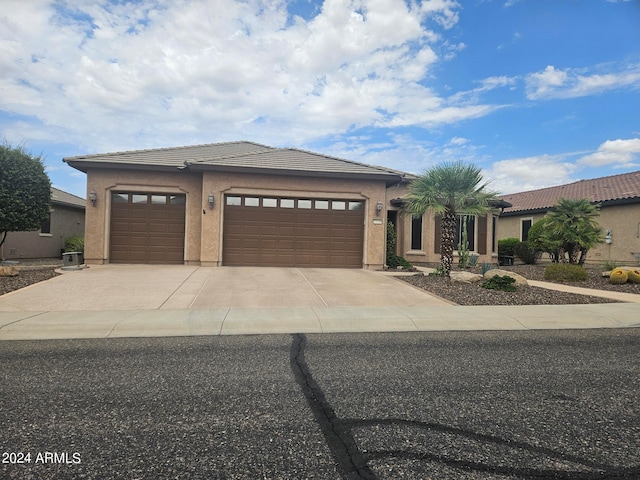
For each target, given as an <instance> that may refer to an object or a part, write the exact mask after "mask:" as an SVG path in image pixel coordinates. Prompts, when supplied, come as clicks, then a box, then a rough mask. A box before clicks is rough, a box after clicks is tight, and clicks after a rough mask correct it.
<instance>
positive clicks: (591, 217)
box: [528, 198, 603, 265]
mask: <svg viewBox="0 0 640 480" xmlns="http://www.w3.org/2000/svg"><path fill="white" fill-rule="evenodd" d="M598 215H599V213H598V207H597V206H596V205H592V204H591V203H589V200H586V199H581V200H571V199H566V198H561V199H559V200H558V202H557V203H556V205H555V206H554V207H553V209H552V210H551V211H550V212H549V213H548V214H547V215H546V216H545V217H544V218H542V219H541V220H538V221H537V222H536V223H534V224H533V225H532V226H531V229H530V230H529V238H528V243H529V246H530V247H532V248H533V249H536V250H540V251H542V252H546V253H548V254H549V255H550V256H551V260H552V261H553V262H554V263H558V262H566V261H567V260H568V262H569V263H573V264H579V265H582V264H584V262H585V260H586V259H587V252H588V251H589V249H590V248H592V247H594V246H596V245H597V244H599V243H602V241H603V240H602V228H600V225H598V222H597V221H596V220H595V219H596V217H597V216H598Z"/></svg>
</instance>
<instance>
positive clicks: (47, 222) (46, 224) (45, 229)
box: [40, 212, 51, 235]
mask: <svg viewBox="0 0 640 480" xmlns="http://www.w3.org/2000/svg"><path fill="white" fill-rule="evenodd" d="M40 235H51V212H49V214H48V215H47V218H46V219H44V220H43V221H42V223H41V224H40Z"/></svg>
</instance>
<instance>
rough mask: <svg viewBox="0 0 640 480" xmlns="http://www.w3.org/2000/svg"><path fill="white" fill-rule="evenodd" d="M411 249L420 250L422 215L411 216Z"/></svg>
mask: <svg viewBox="0 0 640 480" xmlns="http://www.w3.org/2000/svg"><path fill="white" fill-rule="evenodd" d="M411 250H422V216H420V217H411Z"/></svg>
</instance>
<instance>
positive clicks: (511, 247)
mask: <svg viewBox="0 0 640 480" xmlns="http://www.w3.org/2000/svg"><path fill="white" fill-rule="evenodd" d="M519 243H520V240H519V239H517V238H503V239H502V240H498V255H499V256H509V257H515V255H516V245H518V244H519Z"/></svg>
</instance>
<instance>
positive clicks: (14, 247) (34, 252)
mask: <svg viewBox="0 0 640 480" xmlns="http://www.w3.org/2000/svg"><path fill="white" fill-rule="evenodd" d="M85 204H86V201H85V200H84V199H83V198H80V197H76V196H75V195H71V194H70V193H67V192H63V191H62V190H58V189H57V188H52V189H51V208H50V210H49V218H47V219H46V220H45V221H44V222H42V225H41V227H40V230H36V231H33V232H9V233H7V239H6V240H5V242H4V244H3V245H2V252H0V255H1V256H2V258H4V259H6V260H16V259H23V258H25V259H26V258H29V259H33V258H55V257H61V253H62V252H63V251H64V242H65V240H66V239H67V238H70V237H76V236H80V237H82V236H83V235H84V214H85Z"/></svg>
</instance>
